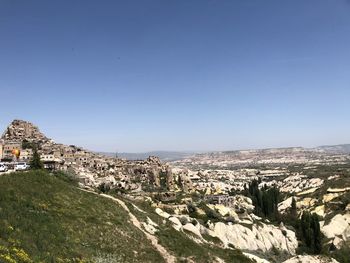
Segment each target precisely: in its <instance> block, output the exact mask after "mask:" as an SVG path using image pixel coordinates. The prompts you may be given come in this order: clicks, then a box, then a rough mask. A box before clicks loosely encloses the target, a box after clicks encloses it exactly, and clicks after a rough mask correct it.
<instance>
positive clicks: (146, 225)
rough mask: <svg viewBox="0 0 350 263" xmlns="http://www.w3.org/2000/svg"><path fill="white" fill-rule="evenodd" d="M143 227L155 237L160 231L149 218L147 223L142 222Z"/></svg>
mask: <svg viewBox="0 0 350 263" xmlns="http://www.w3.org/2000/svg"><path fill="white" fill-rule="evenodd" d="M142 225H143V227H144V228H145V230H146V231H147V232H148V233H150V234H151V235H154V234H155V233H156V232H157V231H158V229H157V227H158V225H157V224H156V223H154V222H153V221H152V219H150V218H149V217H147V223H146V222H142Z"/></svg>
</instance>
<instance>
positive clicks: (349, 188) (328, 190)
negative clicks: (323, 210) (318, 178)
mask: <svg viewBox="0 0 350 263" xmlns="http://www.w3.org/2000/svg"><path fill="white" fill-rule="evenodd" d="M346 191H350V187H345V188H328V189H327V192H328V193H342V192H346Z"/></svg>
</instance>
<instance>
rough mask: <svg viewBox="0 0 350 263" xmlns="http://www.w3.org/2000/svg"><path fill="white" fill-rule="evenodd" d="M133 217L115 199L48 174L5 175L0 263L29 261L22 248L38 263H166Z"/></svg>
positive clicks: (0, 189) (0, 184) (0, 193)
mask: <svg viewBox="0 0 350 263" xmlns="http://www.w3.org/2000/svg"><path fill="white" fill-rule="evenodd" d="M128 219H129V217H128V215H127V213H126V212H125V211H124V210H123V209H122V208H121V207H120V206H118V205H117V204H116V203H114V202H113V201H110V200H107V199H105V198H101V197H99V196H97V195H93V194H91V193H86V192H83V191H80V190H78V189H77V188H76V187H75V186H74V185H72V184H70V183H68V182H64V181H63V180H61V179H58V178H56V177H55V176H53V175H49V174H48V173H47V172H42V171H41V172H38V171H32V172H26V173H13V174H9V175H2V176H0V262H3V261H4V262H11V261H10V258H12V259H14V260H15V261H14V262H26V256H25V253H24V252H23V251H22V252H21V250H18V249H23V250H24V251H25V252H26V253H27V254H28V255H29V257H30V258H31V259H32V260H33V261H34V262H80V261H81V260H80V259H84V260H86V261H90V260H91V259H93V258H94V259H96V257H99V258H105V260H104V261H99V262H110V263H112V262H164V261H163V259H162V257H161V256H160V255H159V253H158V252H156V251H155V250H154V249H153V247H152V246H151V245H150V243H149V242H148V241H147V239H146V238H145V237H144V234H143V233H142V232H141V231H139V230H138V229H136V228H135V227H134V226H133V225H132V224H131V223H129V222H128ZM16 248H18V249H17V250H16ZM9 249H10V251H9ZM21 253H22V254H21ZM1 255H2V258H1ZM6 257H7V260H8V261H6V259H5V258H6ZM20 258H22V260H21V259H20ZM106 258H109V259H106ZM73 259H74V260H73ZM113 259H115V260H113ZM27 262H29V260H27Z"/></svg>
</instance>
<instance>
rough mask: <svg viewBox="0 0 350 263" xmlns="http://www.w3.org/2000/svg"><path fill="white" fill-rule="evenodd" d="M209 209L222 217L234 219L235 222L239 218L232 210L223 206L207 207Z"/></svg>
mask: <svg viewBox="0 0 350 263" xmlns="http://www.w3.org/2000/svg"><path fill="white" fill-rule="evenodd" d="M208 207H209V208H211V209H214V210H216V211H218V213H219V214H220V215H222V216H230V217H232V218H234V219H235V220H236V221H237V222H238V221H239V217H238V215H237V213H236V212H235V210H234V209H232V208H230V207H227V206H224V205H208Z"/></svg>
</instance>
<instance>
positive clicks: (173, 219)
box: [169, 216, 182, 231]
mask: <svg viewBox="0 0 350 263" xmlns="http://www.w3.org/2000/svg"><path fill="white" fill-rule="evenodd" d="M169 221H170V222H172V223H173V227H174V228H175V229H176V230H177V231H180V229H181V228H182V224H181V222H180V220H179V219H178V218H177V217H174V216H171V217H169Z"/></svg>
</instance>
